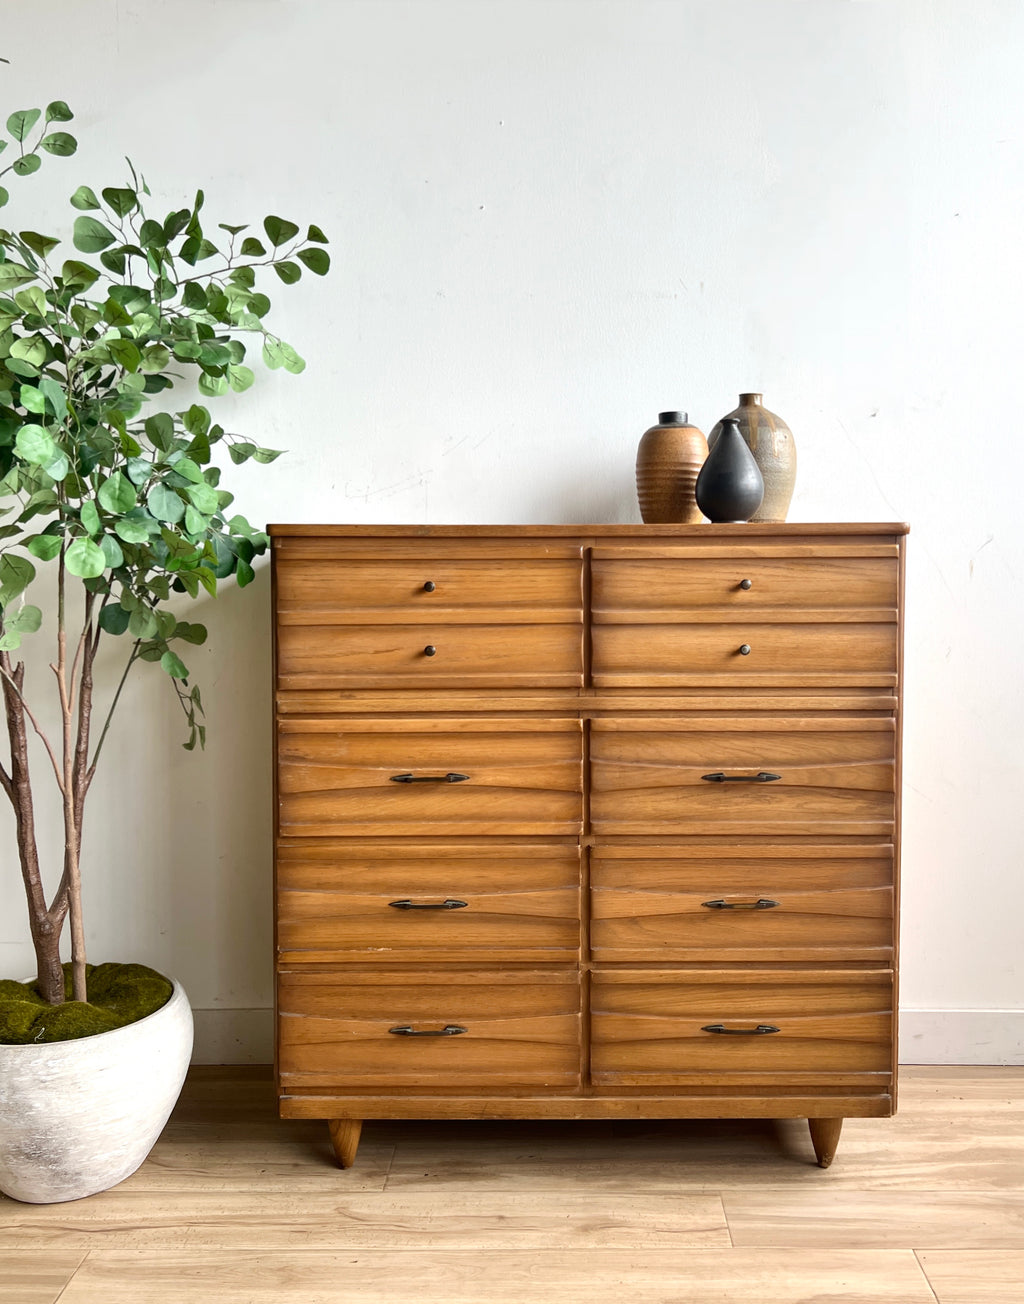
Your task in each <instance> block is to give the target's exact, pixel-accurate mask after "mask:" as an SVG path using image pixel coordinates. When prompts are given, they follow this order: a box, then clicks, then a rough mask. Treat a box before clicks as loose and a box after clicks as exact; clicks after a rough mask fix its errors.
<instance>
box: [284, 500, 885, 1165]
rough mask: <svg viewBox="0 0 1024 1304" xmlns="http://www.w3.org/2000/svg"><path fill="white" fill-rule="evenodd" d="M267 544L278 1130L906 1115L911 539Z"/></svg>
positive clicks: (375, 532)
mask: <svg viewBox="0 0 1024 1304" xmlns="http://www.w3.org/2000/svg"><path fill="white" fill-rule="evenodd" d="M270 532H271V536H272V540H273V579H274V612H275V645H276V646H275V674H276V690H277V691H276V717H275V718H276V738H277V763H276V790H275V802H276V810H277V830H276V903H277V904H276V952H277V1055H276V1057H277V1077H278V1086H279V1096H280V1110H281V1114H282V1116H284V1117H287V1118H323V1119H327V1120H329V1122H330V1128H331V1136H332V1138H333V1141H334V1147H335V1152H336V1154H337V1157H338V1161H339V1163H340V1164H341V1165H342V1166H343V1167H344V1166H348V1165H349V1164H351V1163H352V1162H353V1160H354V1157H355V1152H356V1147H357V1145H358V1141H359V1132H360V1127H361V1122H362V1120H363V1119H365V1118H509V1119H511V1118H522V1119H530V1118H563V1119H575V1118H589V1119H593V1118H610V1117H619V1118H673V1117H688V1118H689V1117H693V1118H732V1117H736V1118H741V1117H755V1116H756V1117H779V1118H782V1117H798V1118H807V1119H809V1120H810V1132H811V1140H812V1141H813V1145H814V1150H815V1153H816V1154H817V1157H818V1161H819V1163H821V1164H822V1165H823V1166H824V1165H827V1164H828V1163H829V1162H830V1161H831V1159H832V1156H833V1154H834V1152H835V1148H836V1144H837V1141H838V1137H839V1131H840V1127H841V1125H842V1120H843V1118H844V1117H847V1116H865V1115H872V1116H886V1115H889V1114H891V1113H892V1112H893V1109H894V1107H895V1102H896V1037H895V1010H896V954H897V941H896V917H897V874H898V850H897V848H898V830H899V815H900V801H899V796H900V745H899V740H900V687H901V659H902V652H901V643H902V637H901V634H902V615H901V613H902V590H903V549H904V536H905V534H906V527H905V526H903V525H764V526H757V525H719V526H712V525H703V526H593V527H576V526H550V527H547V526H520V527H514V526H510V527H492V526H479V527H478V526H459V527H457V526H450V527H442V526H430V527H427V526H404V527H403V526H394V527H387V526H309V525H294V526H288V525H281V526H276V527H271V531H270Z"/></svg>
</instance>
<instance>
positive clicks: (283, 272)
mask: <svg viewBox="0 0 1024 1304" xmlns="http://www.w3.org/2000/svg"><path fill="white" fill-rule="evenodd" d="M274 271H275V272H277V274H278V276H279V277H280V278H281V280H282V281H284V283H285V285H294V284H295V282H296V281H297V280H298V279H299V277H300V276H301V275H302V268H301V267H300V266H299V264H298V263H289V262H282V263H275V264H274Z"/></svg>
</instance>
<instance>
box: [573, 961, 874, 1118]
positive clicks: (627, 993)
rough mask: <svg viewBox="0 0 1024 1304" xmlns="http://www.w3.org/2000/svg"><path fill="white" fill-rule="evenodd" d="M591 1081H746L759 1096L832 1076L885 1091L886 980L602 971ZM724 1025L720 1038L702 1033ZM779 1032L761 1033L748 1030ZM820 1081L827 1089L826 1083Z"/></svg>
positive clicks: (595, 985)
mask: <svg viewBox="0 0 1024 1304" xmlns="http://www.w3.org/2000/svg"><path fill="white" fill-rule="evenodd" d="M591 992H592V995H591V1041H592V1056H591V1076H592V1079H593V1081H594V1082H595V1083H602V1084H607V1085H611V1084H615V1083H617V1084H619V1085H622V1086H626V1085H632V1086H642V1085H644V1084H645V1083H646V1084H649V1085H654V1084H655V1083H664V1084H668V1083H676V1082H685V1081H686V1080H687V1079H688V1078H690V1077H691V1076H694V1075H700V1077H701V1080H702V1081H705V1082H708V1083H715V1082H718V1083H721V1084H723V1085H728V1084H729V1083H730V1081H733V1082H739V1083H742V1082H743V1076H742V1075H744V1074H747V1075H755V1076H753V1077H751V1078H749V1079H748V1080H749V1082H750V1083H751V1084H752V1083H753V1082H754V1081H756V1080H760V1081H761V1082H763V1083H764V1086H765V1091H766V1092H769V1093H770V1091H771V1088H772V1085H773V1084H778V1085H780V1086H782V1085H787V1084H793V1085H796V1084H799V1083H800V1082H801V1081H806V1078H804V1077H803V1075H808V1077H809V1076H811V1075H814V1074H822V1075H826V1074H827V1075H828V1081H831V1082H833V1083H835V1084H836V1085H839V1084H842V1083H847V1084H849V1083H850V1082H856V1081H857V1078H858V1075H861V1074H863V1075H865V1080H864V1083H863V1088H864V1089H865V1090H868V1091H879V1090H886V1089H887V1087H888V1083H889V1073H888V1069H889V1046H890V1043H891V1039H892V1012H891V1011H892V974H891V973H888V972H884V971H883V972H879V973H875V974H871V973H866V972H851V973H846V974H843V973H840V972H835V971H826V972H822V973H818V974H815V973H813V972H804V973H787V972H785V971H783V972H778V973H777V972H774V971H763V970H762V971H758V970H753V969H746V970H742V971H739V972H735V971H725V970H723V971H722V972H720V973H713V972H704V971H699V970H694V971H689V972H688V973H687V974H686V979H685V982H681V981H680V978H679V975H678V974H676V973H673V972H671V971H670V972H666V973H657V972H632V973H631V972H629V971H617V972H608V973H604V972H598V973H595V974H594V975H593V979H592V987H591ZM709 1027H710V1028H717V1027H724V1028H725V1029H727V1031H726V1032H724V1033H719V1034H716V1033H712V1032H709V1031H708V1030H707V1029H708V1028H709ZM758 1027H766V1028H775V1029H777V1031H775V1032H771V1033H765V1034H763V1035H747V1034H748V1032H749V1030H750V1029H756V1028H758ZM820 1085H822V1086H824V1085H826V1081H825V1080H824V1079H823V1080H822V1081H821V1082H820Z"/></svg>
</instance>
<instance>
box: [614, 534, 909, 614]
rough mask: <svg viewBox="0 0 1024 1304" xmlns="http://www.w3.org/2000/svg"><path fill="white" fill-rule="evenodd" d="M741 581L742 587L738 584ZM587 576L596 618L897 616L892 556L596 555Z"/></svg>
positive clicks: (895, 576) (895, 582) (894, 560)
mask: <svg viewBox="0 0 1024 1304" xmlns="http://www.w3.org/2000/svg"><path fill="white" fill-rule="evenodd" d="M856 551H857V550H856V549H851V552H853V553H856ZM744 581H749V585H748V587H747V588H743V587H741V586H742V584H743V583H744ZM592 583H593V596H592V599H591V602H592V610H593V619H594V622H595V623H596V624H604V623H606V622H608V621H613V620H614V621H628V620H632V619H635V617H636V614H637V613H641V612H642V613H644V614H645V616H646V617H648V618H649V617H650V616H653V617H654V619H656V620H659V621H661V620H676V621H682V622H684V623H685V622H686V621H689V620H693V619H694V618H695V616H697V615H699V614H704V613H708V612H710V614H711V615H712V618H714V619H722V618H725V619H730V618H731V617H732V616H736V617H738V618H739V619H752V620H755V621H756V620H758V619H760V618H763V617H765V616H766V615H773V616H775V617H776V618H779V617H781V618H782V619H783V620H785V621H792V620H800V621H803V620H805V619H807V618H808V616H810V618H811V619H818V618H820V613H824V612H828V618H829V619H830V620H833V621H839V620H843V619H845V618H846V613H847V612H853V613H855V618H857V619H865V618H866V619H869V620H870V619H872V616H870V615H865V613H868V612H874V613H875V614H874V616H873V619H874V620H878V619H880V615H879V613H885V617H884V618H885V619H888V620H892V621H895V619H896V601H897V563H896V559H895V557H892V558H890V557H885V558H883V557H862V556H857V555H854V556H842V555H840V556H834V557H829V558H807V557H783V556H774V557H765V558H755V559H748V558H741V559H740V560H738V561H737V560H735V559H732V558H730V559H724V558H715V559H707V558H702V557H698V558H696V559H693V560H689V561H688V562H687V563H686V565H684V566H680V564H679V558H676V557H639V558H629V557H618V558H614V559H611V558H604V557H601V556H600V555H595V557H594V563H593V580H592ZM727 613H729V614H727Z"/></svg>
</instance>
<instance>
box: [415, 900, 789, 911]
mask: <svg viewBox="0 0 1024 1304" xmlns="http://www.w3.org/2000/svg"><path fill="white" fill-rule="evenodd" d="M391 904H392V905H394V904H395V903H394V901H392V903H391ZM778 904H779V903H778V901H771V900H769V898H768V897H759V898H758V899H757V900H756V901H723V900H721V898H719V900H717V901H702V902H701V905H702V906H703V907H704V908H705V909H706V910H774V909H775V907H776V906H777V905H778Z"/></svg>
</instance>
